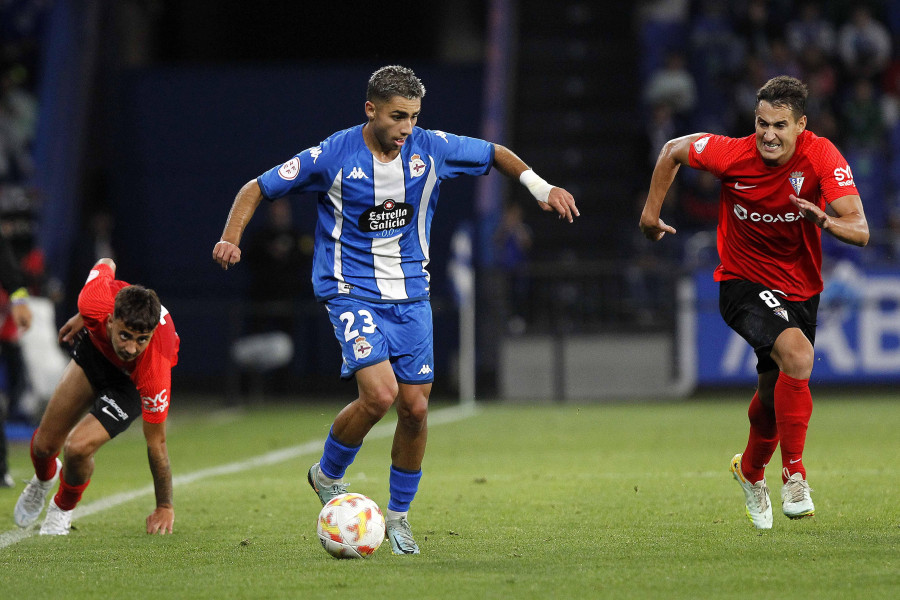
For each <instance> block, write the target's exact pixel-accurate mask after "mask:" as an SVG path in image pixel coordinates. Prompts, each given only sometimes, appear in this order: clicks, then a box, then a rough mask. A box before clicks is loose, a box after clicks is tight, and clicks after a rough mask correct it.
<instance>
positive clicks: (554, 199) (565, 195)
mask: <svg viewBox="0 0 900 600" xmlns="http://www.w3.org/2000/svg"><path fill="white" fill-rule="evenodd" d="M538 206H540V207H541V210H544V211H547V212H551V211H554V212H556V213H557V214H559V218H560V219H565V220H566V221H568V222H569V223H571V222H573V221H574V220H575V217H580V216H581V213H579V212H578V207H577V206H575V198H573V197H572V194H570V193H569V192H567V191H566V190H564V189H562V188H558V187H555V188H553V189H552V190H550V196H548V197H547V202H538Z"/></svg>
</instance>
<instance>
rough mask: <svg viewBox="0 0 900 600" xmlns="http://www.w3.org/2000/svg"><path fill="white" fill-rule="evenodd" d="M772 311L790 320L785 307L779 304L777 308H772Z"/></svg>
mask: <svg viewBox="0 0 900 600" xmlns="http://www.w3.org/2000/svg"><path fill="white" fill-rule="evenodd" d="M772 312H774V313H775V314H776V315H778V316H779V317H781V318H782V319H784V320H785V321H790V319H789V318H788V314H787V309H786V308H785V307H783V306H779V307H778V308H773V309H772Z"/></svg>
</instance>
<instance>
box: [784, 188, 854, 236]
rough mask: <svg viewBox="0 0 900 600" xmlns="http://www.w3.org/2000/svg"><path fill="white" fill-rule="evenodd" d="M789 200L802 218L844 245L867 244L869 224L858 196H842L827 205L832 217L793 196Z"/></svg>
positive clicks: (813, 205)
mask: <svg viewBox="0 0 900 600" xmlns="http://www.w3.org/2000/svg"><path fill="white" fill-rule="evenodd" d="M790 199H791V202H793V203H794V205H795V206H796V207H797V208H799V209H800V212H801V213H803V216H804V217H806V219H807V220H808V221H810V222H812V223H814V224H815V225H816V226H817V227H819V228H820V229H822V231H827V232H828V233H830V234H831V235H833V236H834V237H836V238H837V239H839V240H841V241H842V242H844V243H846V244H853V245H854V246H865V245H866V244H868V243H869V223H868V221H867V220H866V213H865V212H864V211H863V205H862V200H861V199H860V197H859V196H844V197H842V198H838V199H837V200H835V201H833V202H832V203H831V204H829V206H830V207H831V210H832V211H833V212H834V216H831V215H828V214H827V213H825V211H823V210H822V209H821V208H819V207H818V206H816V205H815V204H813V203H811V202H808V201H806V200H804V199H803V198H799V197H797V196H795V195H794V194H791V195H790Z"/></svg>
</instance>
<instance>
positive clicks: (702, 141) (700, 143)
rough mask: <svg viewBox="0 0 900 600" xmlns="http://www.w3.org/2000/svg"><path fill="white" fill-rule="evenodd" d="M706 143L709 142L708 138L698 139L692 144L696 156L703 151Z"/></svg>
mask: <svg viewBox="0 0 900 600" xmlns="http://www.w3.org/2000/svg"><path fill="white" fill-rule="evenodd" d="M708 142H709V136H706V137H703V138H700V139H699V140H697V141H696V142H694V151H695V152H696V153H697V154H700V153H701V152H703V149H704V148H706V144H707V143H708Z"/></svg>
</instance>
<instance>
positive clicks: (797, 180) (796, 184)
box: [788, 171, 805, 196]
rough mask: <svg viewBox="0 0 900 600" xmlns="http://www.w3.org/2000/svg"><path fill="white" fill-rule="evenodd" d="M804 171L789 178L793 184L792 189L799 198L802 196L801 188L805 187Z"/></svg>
mask: <svg viewBox="0 0 900 600" xmlns="http://www.w3.org/2000/svg"><path fill="white" fill-rule="evenodd" d="M804 179H805V177H803V171H794V172H793V173H791V176H790V177H788V181H790V182H791V187H792V188H794V193H795V194H797V195H798V196H799V195H800V188H802V187H803V180H804Z"/></svg>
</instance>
